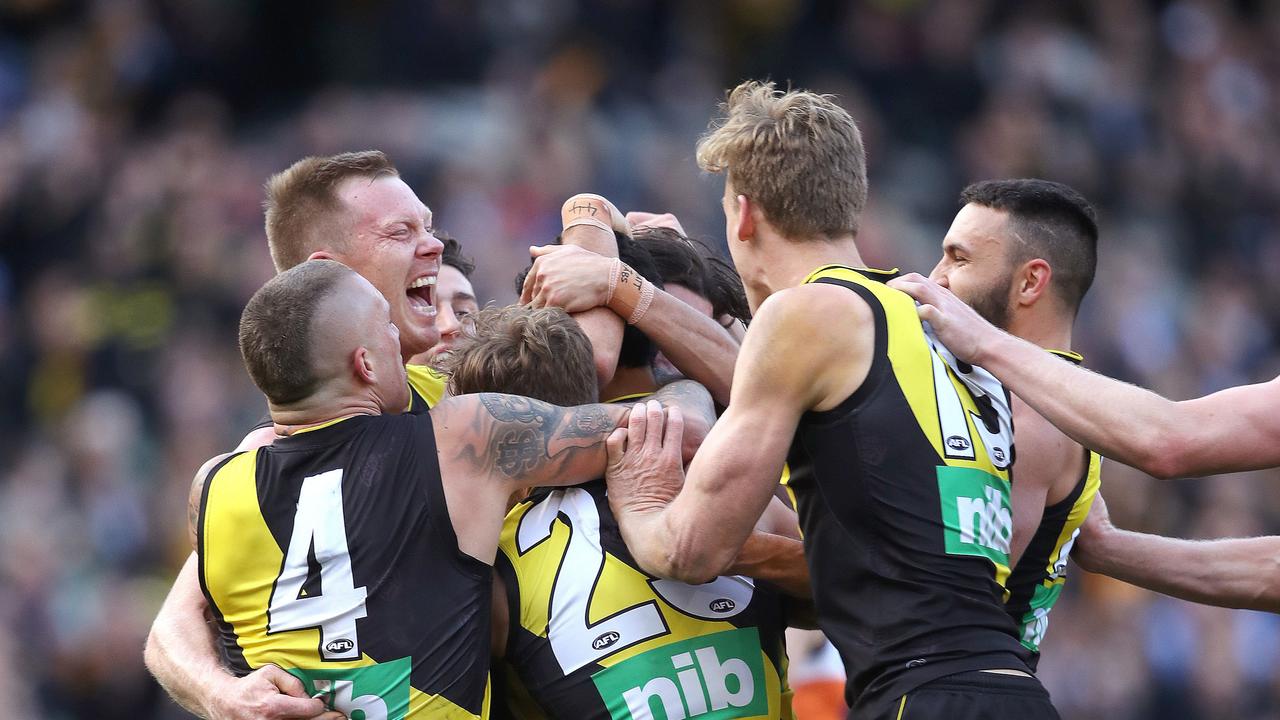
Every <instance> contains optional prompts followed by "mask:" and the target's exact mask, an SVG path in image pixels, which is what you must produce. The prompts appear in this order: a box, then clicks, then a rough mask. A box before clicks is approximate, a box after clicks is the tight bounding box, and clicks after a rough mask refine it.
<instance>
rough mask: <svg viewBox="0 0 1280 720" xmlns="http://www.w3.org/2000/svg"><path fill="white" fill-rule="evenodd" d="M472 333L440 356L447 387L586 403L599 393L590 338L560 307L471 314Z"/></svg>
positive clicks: (515, 307) (558, 402)
mask: <svg viewBox="0 0 1280 720" xmlns="http://www.w3.org/2000/svg"><path fill="white" fill-rule="evenodd" d="M472 317H473V318H475V330H474V332H472V333H470V334H468V335H466V336H464V338H463V339H462V340H461V341H460V342H459V343H458V345H457V346H456V347H454V349H453V350H451V351H450V352H449V353H448V355H447V356H446V357H445V358H444V360H443V361H441V368H440V369H441V370H443V371H445V372H447V373H448V374H449V392H450V393H451V394H453V395H465V394H467V393H478V392H500V393H511V394H513V395H525V396H527V397H531V398H535V399H538V400H542V401H544V402H549V403H553V404H555V405H564V406H572V405H586V404H589V403H593V402H596V399H597V397H598V390H597V383H596V366H595V358H594V355H593V353H592V349H591V340H589V339H588V338H587V335H586V333H584V332H583V331H582V328H581V327H579V326H578V322H577V321H576V320H574V319H573V318H571V317H569V314H568V313H566V312H565V311H564V310H561V309H560V308H537V309H535V308H529V307H523V306H520V305H510V306H507V307H502V308H485V309H484V310H481V311H480V312H478V313H476V314H474V315H472Z"/></svg>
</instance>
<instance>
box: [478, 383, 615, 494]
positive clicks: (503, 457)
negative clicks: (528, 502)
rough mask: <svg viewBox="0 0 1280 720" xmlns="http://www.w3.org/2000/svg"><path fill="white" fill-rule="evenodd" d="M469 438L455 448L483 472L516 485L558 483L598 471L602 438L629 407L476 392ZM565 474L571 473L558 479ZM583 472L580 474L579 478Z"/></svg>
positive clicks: (602, 454)
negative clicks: (575, 404)
mask: <svg viewBox="0 0 1280 720" xmlns="http://www.w3.org/2000/svg"><path fill="white" fill-rule="evenodd" d="M479 398H480V407H479V408H477V410H476V411H475V412H474V414H473V421H472V423H471V428H470V430H471V432H469V433H467V434H468V435H469V436H470V437H469V442H463V443H460V444H459V450H458V452H459V453H460V454H465V455H468V456H470V457H469V458H468V459H469V460H470V461H471V462H472V463H473V464H474V465H475V466H477V467H479V468H482V469H484V470H485V471H492V470H496V471H497V474H499V475H501V476H503V477H506V478H508V479H512V480H516V481H518V482H520V483H521V484H563V483H565V482H581V481H583V480H589V479H591V476H593V475H603V473H604V462H605V447H604V441H605V439H606V438H608V437H609V433H611V432H613V430H614V429H615V428H616V427H618V425H619V423H621V422H623V420H624V418H626V416H627V413H628V412H629V411H630V408H629V407H624V406H621V405H619V406H611V405H582V406H578V407H571V408H565V407H559V406H557V405H551V404H550V403H545V402H541V401H539V400H533V399H531V398H526V397H520V396H518V395H501V394H496V393H480V394H479ZM566 472H568V473H569V474H570V476H568V477H564V478H559V477H557V476H558V475H560V474H562V473H566ZM584 475H585V477H584Z"/></svg>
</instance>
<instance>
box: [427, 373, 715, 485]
mask: <svg viewBox="0 0 1280 720" xmlns="http://www.w3.org/2000/svg"><path fill="white" fill-rule="evenodd" d="M653 399H654V400H657V401H658V402H660V403H662V404H663V405H671V406H676V407H680V409H681V410H682V411H683V412H684V413H685V414H686V416H688V417H691V418H694V419H695V421H696V425H697V427H698V428H699V430H697V431H695V436H696V437H695V439H698V438H700V437H703V436H705V434H706V431H707V430H708V429H709V428H710V426H711V424H712V423H714V422H715V411H714V408H713V407H712V405H711V400H710V397H709V396H708V394H707V391H706V390H705V389H703V388H702V387H701V386H699V385H698V384H697V383H694V382H691V381H688V380H683V381H678V382H674V383H671V384H670V385H667V386H665V387H663V388H662V389H661V390H659V391H658V392H657V393H655V394H654V395H653ZM630 410H631V408H630V407H629V406H626V405H580V406H578V407H572V408H565V407H560V406H558V405H552V404H550V403H545V402H542V401H540V400H534V399H532V398H527V397H522V396H519V395H504V394H501V393H478V394H475V395H461V396H458V397H455V398H450V399H449V400H447V401H444V402H441V403H440V404H439V405H437V406H436V408H435V409H434V410H433V411H432V419H433V421H434V422H435V425H436V435H437V438H438V443H437V445H438V448H439V450H440V453H441V459H442V462H445V461H447V462H449V463H450V464H451V465H452V466H454V467H457V468H459V469H462V470H463V471H464V472H465V473H467V475H468V476H470V477H489V478H493V479H496V480H498V481H499V483H500V484H501V485H502V492H503V497H504V499H505V498H506V497H508V496H509V495H510V493H511V492H512V491H514V490H517V489H520V488H531V487H541V486H559V485H575V484H577V483H581V482H586V481H588V480H594V479H596V478H599V477H600V476H601V475H603V474H604V469H605V463H606V459H607V458H606V450H605V445H604V441H605V440H606V439H607V438H608V437H609V434H610V433H611V432H613V430H614V429H615V428H617V427H618V426H619V425H624V424H625V423H626V420H627V418H628V416H629V413H630Z"/></svg>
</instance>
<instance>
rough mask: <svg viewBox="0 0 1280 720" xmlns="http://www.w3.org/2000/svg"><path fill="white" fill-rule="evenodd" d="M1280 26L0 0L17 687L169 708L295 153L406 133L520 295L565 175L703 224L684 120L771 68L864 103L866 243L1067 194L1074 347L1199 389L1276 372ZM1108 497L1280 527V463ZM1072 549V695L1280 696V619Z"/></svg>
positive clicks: (1109, 366)
mask: <svg viewBox="0 0 1280 720" xmlns="http://www.w3.org/2000/svg"><path fill="white" fill-rule="evenodd" d="M1278 45H1280V3H1275V2H1267V1H1265V0H1256V1H1253V2H1245V1H1240V2H1202V1H1196V0H1178V1H1176V2H1146V1H1141V0H1089V1H1084V2H1073V3H1061V2H1048V1H1044V2H1012V1H1011V2H993V1H983V0H879V1H875V2H860V3H844V2H820V1H814V2H802V1H799V0H705V1H702V2H692V1H691V2H687V3H682V2H674V1H668V2H649V1H646V0H593V1H587V0H582V1H578V2H575V1H574V0H478V1H475V2H471V1H469V0H452V1H445V0H440V1H437V2H427V1H426V0H323V1H316V2H307V3H303V2H285V1H281V0H271V1H267V0H262V1H260V2H255V1H252V0H97V1H94V0H0V248H3V250H2V251H0V407H2V408H3V412H2V413H0V698H3V702H2V704H3V706H4V714H5V715H6V716H9V717H42V718H55V719H61V718H89V717H93V718H108V719H109V718H143V719H146V718H172V717H182V714H181V713H180V712H179V711H178V710H177V709H176V708H174V707H173V706H172V705H170V704H169V703H168V702H167V701H166V700H164V699H163V697H162V693H160V691H159V690H158V689H157V688H156V687H155V686H154V684H153V683H151V682H150V680H149V678H148V676H147V675H146V673H145V670H144V669H143V667H142V655H141V647H142V642H143V638H144V637H145V633H146V630H147V627H148V625H149V623H150V620H151V618H152V617H153V615H154V613H155V611H156V609H157V608H158V606H159V603H160V601H161V599H162V597H163V593H164V591H165V590H166V588H167V587H168V584H169V582H170V580H171V578H172V576H173V574H174V572H175V571H176V569H177V567H178V566H179V564H180V563H181V560H182V559H183V557H184V556H185V555H186V553H187V547H186V541H185V535H184V522H185V516H184V502H185V497H186V492H187V487H188V483H189V480H190V477H191V475H192V473H193V471H194V470H195V469H196V468H197V467H198V466H199V464H200V463H201V462H202V461H203V460H204V459H205V458H207V457H209V456H210V455H212V454H214V453H217V452H220V451H223V450H225V449H227V448H228V447H231V446H232V445H234V443H235V441H236V440H237V439H238V438H239V437H240V436H241V435H242V434H243V432H244V430H245V429H246V428H247V427H248V426H250V425H252V423H253V422H254V421H255V420H256V419H257V417H258V416H259V414H260V412H261V408H262V403H261V401H260V399H259V398H258V397H257V395H256V394H255V392H254V391H253V389H252V387H251V385H250V383H249V382H248V380H247V378H246V377H245V375H244V373H243V371H242V370H241V367H240V363H239V358H238V355H237V353H236V347H235V331H234V327H235V321H236V319H237V317H238V313H239V310H240V308H241V306H242V304H243V302H244V301H245V300H246V299H247V297H248V296H249V294H250V293H251V292H252V291H253V290H254V289H255V288H256V287H257V286H258V285H259V284H260V283H261V282H262V281H263V280H265V279H266V278H267V277H268V276H269V274H270V272H271V268H270V263H269V259H268V256H267V252H266V243H265V238H264V236H263V232H262V217H261V210H260V207H259V202H260V196H261V192H260V189H261V184H262V182H263V180H265V178H266V177H267V176H268V175H269V174H270V173H271V172H273V171H276V170H279V169H281V168H283V167H285V166H286V165H288V164H289V163H290V162H291V161H293V160H294V159H297V158H298V157H300V156H303V155H305V154H309V153H333V152H337V151H341V150H349V149H363V148H370V147H376V148H381V149H383V150H386V151H387V152H388V153H390V154H391V156H392V157H393V158H394V160H395V161H396V163H397V164H398V165H399V166H400V168H401V170H402V172H403V173H404V176H405V178H406V180H408V181H409V183H410V185H412V186H413V187H414V188H415V189H416V190H417V191H418V193H419V195H420V196H421V197H422V198H423V199H424V201H425V202H426V203H427V204H428V205H430V206H431V207H432V208H433V210H434V211H435V215H436V218H437V224H438V225H439V226H441V227H443V228H446V229H448V230H449V231H450V232H451V233H453V234H454V235H455V236H457V237H459V238H460V239H461V240H462V241H463V242H464V244H465V246H466V248H467V251H468V253H469V254H471V255H474V256H475V257H476V258H477V260H478V261H479V273H478V275H477V277H476V286H477V289H478V290H479V294H480V296H481V297H482V298H486V299H491V300H493V301H496V302H499V303H506V302H509V301H510V300H511V299H512V298H513V295H512V291H511V282H512V281H511V278H512V276H513V275H514V273H515V272H516V270H517V268H518V267H521V266H523V264H524V263H525V262H526V256H525V252H524V248H526V247H527V246H528V245H529V244H531V243H541V242H544V241H546V240H548V239H549V238H550V237H552V236H553V235H554V234H555V231H556V230H557V229H558V219H557V211H558V208H559V205H560V202H561V201H562V200H563V199H564V198H565V197H566V196H568V195H569V194H571V193H574V192H577V191H582V190H591V191H597V192H602V193H604V194H606V195H607V196H608V197H610V198H611V199H613V200H614V201H616V202H617V204H618V205H619V206H621V207H623V208H624V209H641V210H657V211H664V210H670V211H673V212H675V213H677V214H678V215H679V216H680V217H681V219H682V220H683V221H684V224H685V226H686V227H687V228H689V230H690V231H691V232H692V233H693V234H697V235H702V236H706V237H710V238H712V239H714V240H715V241H716V242H721V243H722V242H723V241H722V240H721V234H722V227H723V220H722V218H721V216H720V210H719V207H718V204H717V200H718V193H719V183H718V181H716V180H713V179H709V178H705V177H700V176H699V173H698V171H697V168H696V166H695V164H694V162H693V158H692V155H693V146H694V141H695V139H696V138H697V136H698V134H699V133H700V132H701V131H702V130H703V129H704V128H705V124H706V121H707V119H708V118H709V117H710V115H711V114H712V112H713V110H714V107H715V103H716V102H717V101H718V100H719V99H720V97H721V96H722V93H723V90H724V88H726V87H728V86H731V85H732V84H734V83H736V82H737V81H738V80H740V79H743V78H746V77H760V76H770V77H772V78H774V79H776V80H779V81H783V82H786V81H790V82H792V83H793V84H795V85H797V86H803V87H809V88H812V89H816V90H820V91H823V92H829V93H834V94H836V95H838V96H839V97H840V100H841V102H842V103H843V104H844V105H845V106H846V107H847V108H849V109H850V110H851V112H852V113H853V114H854V116H855V117H856V118H857V119H858V120H859V122H860V124H861V126H862V128H863V131H864V133H865V134H866V139H867V147H868V148H869V153H870V162H871V204H870V208H869V211H868V213H867V220H866V221H865V229H864V232H863V235H862V238H861V242H860V244H861V245H862V247H863V251H864V253H865V256H866V257H867V258H868V259H869V260H871V261H874V262H877V263H880V264H882V265H889V266H900V267H902V268H904V269H910V270H920V271H923V272H927V271H928V269H929V268H930V267H932V265H933V263H934V261H935V260H936V258H937V255H938V243H939V241H940V239H941V237H942V235H943V233H944V231H945V229H946V227H947V225H948V223H949V221H950V218H951V215H952V213H953V212H954V210H955V209H956V204H955V198H956V195H957V194H958V192H959V190H960V189H961V187H962V186H963V185H964V184H965V183H967V182H969V181H972V180H977V179H985V178H995V177H1010V176H1040V177H1046V178H1050V179H1054V180H1059V181H1063V182H1067V183H1069V184H1071V185H1074V186H1075V187H1076V188H1078V189H1080V190H1081V191H1082V192H1084V193H1085V195H1086V196H1088V197H1089V198H1090V199H1092V200H1093V201H1094V202H1095V203H1096V204H1097V206H1098V207H1099V209H1100V210H1101V212H1102V216H1103V223H1102V227H1103V244H1102V248H1101V263H1100V272H1099V277H1098V280H1097V282H1096V283H1095V285H1094V290H1093V292H1092V294H1091V296H1090V298H1089V300H1088V301H1087V302H1086V304H1085V310H1084V312H1083V313H1082V316H1081V318H1080V322H1079V324H1078V342H1077V347H1078V349H1080V350H1082V351H1083V352H1084V353H1085V355H1086V356H1087V359H1088V364H1089V365H1091V366H1092V367H1094V368H1096V369H1098V370H1101V371H1102V372H1105V373H1108V374H1112V375H1115V376H1117V377H1121V378H1125V379H1129V380H1132V381H1134V382H1137V383H1141V384H1143V385H1146V386H1148V387H1152V388H1155V389H1157V390H1159V391H1160V392H1163V393H1165V394H1168V395H1170V396H1173V397H1188V396H1192V395H1197V394H1201V393H1205V392H1209V391H1212V390H1215V389H1219V388H1222V387H1225V386H1228V385H1233V384H1237V383H1243V382H1248V381H1251V380H1261V379H1267V378H1271V377H1274V376H1275V375H1276V374H1277V372H1280V352H1278V346H1277V337H1276V332H1277V330H1280V283H1277V282H1276V281H1275V280H1276V278H1280V120H1278V118H1280V112H1278V108H1277V103H1278V101H1280V53H1277V52H1276V50H1275V48H1276V47H1277V46H1278ZM1104 492H1105V494H1106V496H1107V497H1108V499H1109V500H1110V504H1111V506H1112V513H1113V516H1114V517H1115V519H1116V520H1117V523H1118V524H1121V525H1123V526H1127V527H1132V528H1137V529H1144V530H1147V531H1152V532H1160V533H1165V534H1172V535H1179V536H1196V537H1210V536H1221V535H1247V534H1261V533H1267V532H1274V531H1276V529H1277V526H1278V524H1277V519H1278V518H1280V476H1278V475H1277V473H1276V472H1266V473H1253V474H1247V475H1236V476H1231V477H1223V478H1214V479H1189V480H1183V481H1178V482H1165V483H1157V482H1155V481H1153V480H1151V479H1149V478H1147V477H1145V476H1143V475H1141V474H1139V473H1136V472H1134V471H1131V470H1128V469H1127V468H1124V467H1120V466H1118V465H1111V466H1108V467H1107V468H1106V472H1105V473H1104ZM1073 572H1074V576H1073V580H1072V581H1071V582H1069V583H1068V585H1067V593H1066V597H1065V599H1064V600H1063V602H1062V603H1061V604H1060V606H1059V609H1058V610H1056V611H1055V612H1054V614H1053V621H1052V625H1051V627H1050V629H1049V632H1048V639H1047V641H1046V643H1045V646H1044V647H1045V658H1044V661H1043V662H1042V665H1041V667H1042V671H1043V672H1042V675H1043V678H1044V680H1045V682H1046V684H1047V685H1048V687H1049V689H1050V691H1051V692H1052V693H1053V696H1054V699H1055V701H1056V703H1057V705H1058V707H1059V708H1060V709H1061V711H1062V714H1063V716H1064V717H1066V718H1108V719H1123V718H1143V719H1145V718H1162V719H1178V718H1187V719H1190V718H1275V717H1280V619H1278V618H1277V617H1275V616H1271V615H1265V614H1260V613H1248V612H1231V611H1221V610H1212V609H1206V608H1199V607H1196V606H1193V605H1189V604H1184V603H1180V602H1177V601H1173V600H1169V599H1165V598H1161V597H1158V596H1155V595H1152V594H1149V593H1146V592H1141V591H1137V590H1134V589H1131V588H1128V587H1126V586H1122V585H1119V584H1116V583H1112V582H1108V581H1104V580H1103V579H1102V578H1098V577H1094V576H1089V575H1088V574H1086V573H1083V572H1081V571H1079V570H1078V569H1077V570H1075V571H1073Z"/></svg>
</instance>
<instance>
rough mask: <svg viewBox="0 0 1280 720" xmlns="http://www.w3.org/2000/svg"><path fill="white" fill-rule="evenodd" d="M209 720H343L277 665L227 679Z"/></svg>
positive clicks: (340, 714) (215, 697) (213, 703)
mask: <svg viewBox="0 0 1280 720" xmlns="http://www.w3.org/2000/svg"><path fill="white" fill-rule="evenodd" d="M211 705H212V707H210V712H209V720H307V719H309V718H317V719H318V720H342V718H343V717H344V716H343V714H342V713H340V712H337V711H335V710H328V709H327V708H325V704H324V703H323V702H322V701H320V700H319V699H317V698H312V697H308V696H307V693H306V689H305V688H304V687H303V686H302V681H301V680H299V679H298V678H296V677H294V676H293V675H290V674H289V673H287V672H285V671H284V670H281V669H280V668H279V667H277V666H275V665H265V666H263V667H260V668H258V669H257V670H254V671H253V672H251V673H249V674H248V675H246V676H244V677H242V678H234V679H228V681H227V683H226V685H225V686H224V687H222V688H221V689H220V690H219V691H218V692H217V693H216V694H215V695H214V697H213V698H212V702H211Z"/></svg>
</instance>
